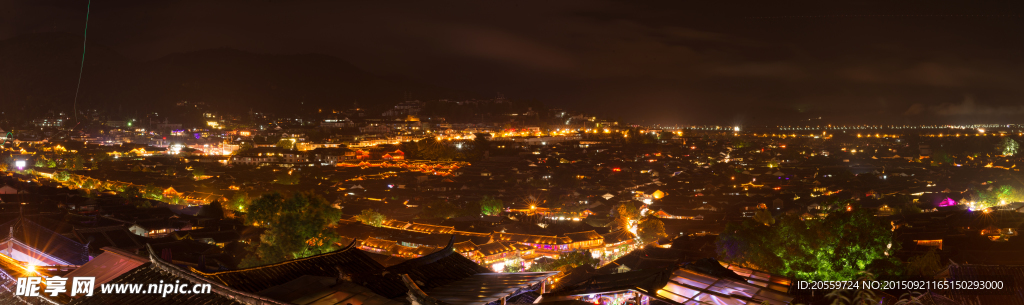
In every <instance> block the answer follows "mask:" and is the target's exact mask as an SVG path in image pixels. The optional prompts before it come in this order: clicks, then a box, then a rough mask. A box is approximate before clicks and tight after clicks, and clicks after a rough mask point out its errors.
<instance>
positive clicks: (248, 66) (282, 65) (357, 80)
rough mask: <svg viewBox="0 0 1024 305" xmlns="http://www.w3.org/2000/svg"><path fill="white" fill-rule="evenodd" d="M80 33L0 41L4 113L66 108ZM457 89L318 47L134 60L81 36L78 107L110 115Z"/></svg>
mask: <svg viewBox="0 0 1024 305" xmlns="http://www.w3.org/2000/svg"><path fill="white" fill-rule="evenodd" d="M81 52H82V37H81V36H76V35H73V34H64V33H44V34H32V35H25V36H19V37H14V38H11V39H8V40H5V41H0V101H2V103H3V104H4V105H12V107H9V108H8V109H5V110H4V111H5V112H7V115H8V117H9V116H11V115H19V116H24V117H36V116H39V115H45V114H47V113H48V112H53V113H58V112H64V113H71V110H72V107H73V101H74V94H75V85H76V81H77V78H78V69H79V65H80V60H81V56H82V55H81V54H82V53H81ZM406 94H409V95H411V96H412V97H413V98H416V99H435V98H446V97H464V96H467V95H470V94H469V93H467V92H464V91H456V90H452V89H447V88H441V87H437V86H433V85H429V84H424V83H421V82H417V81H413V80H409V79H405V78H402V77H393V76H379V75H374V74H372V73H369V72H366V71H363V70H361V69H359V68H357V67H355V66H353V65H352V64H350V63H348V62H346V61H344V60H342V59H339V58H336V57H332V56H328V55H322V54H291V55H279V54H256V53H251V52H245V51H240V50H235V49H212V50H201V51H195V52H187V53H175V54H170V55H167V56H164V57H162V58H158V59H156V60H152V61H144V62H139V61H133V60H130V59H128V58H126V57H124V56H122V55H120V54H118V53H117V52H114V51H113V50H111V49H109V48H106V47H103V46H100V45H97V44H90V45H89V46H88V48H87V51H86V59H85V68H84V72H83V75H82V86H81V92H80V93H79V97H78V109H79V110H80V111H81V110H83V109H100V110H102V111H106V112H107V113H111V114H117V113H120V114H123V115H127V114H131V113H146V112H159V111H172V109H174V107H175V105H176V104H177V103H178V102H180V101H189V102H194V103H198V102H202V103H204V104H205V105H207V106H209V107H210V108H211V109H212V110H214V111H218V112H220V113H236V114H241V113H246V112H248V111H249V110H250V109H253V110H256V111H263V112H271V113H275V114H278V115H291V114H296V113H310V112H315V111H317V110H319V109H323V110H324V111H329V110H331V109H336V110H344V109H349V108H351V107H352V105H353V103H354V102H358V103H359V105H360V106H361V107H363V108H367V109H368V110H369V111H371V113H373V112H377V111H383V110H384V109H386V108H388V107H390V106H392V105H394V104H396V103H397V102H399V101H401V100H403V98H404V97H405V96H406Z"/></svg>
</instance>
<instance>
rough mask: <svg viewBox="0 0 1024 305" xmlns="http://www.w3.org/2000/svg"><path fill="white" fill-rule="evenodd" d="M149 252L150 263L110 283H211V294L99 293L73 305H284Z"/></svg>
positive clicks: (72, 303) (78, 300)
mask: <svg viewBox="0 0 1024 305" xmlns="http://www.w3.org/2000/svg"><path fill="white" fill-rule="evenodd" d="M148 250H149V260H150V262H149V263H146V264H143V265H141V266H139V267H137V268H135V269H132V270H131V271H128V272H126V273H124V274H122V275H121V276H118V277H117V278H114V279H113V280H111V281H110V282H109V283H112V284H139V283H144V284H153V283H161V281H163V282H164V283H176V282H180V283H189V284H210V287H211V290H210V292H211V293H205V294H191V293H190V294H183V293H177V294H176V293H171V294H167V295H166V296H165V295H161V294H145V293H143V294H103V293H102V292H99V291H98V289H97V292H95V294H94V295H93V296H91V297H82V298H78V299H75V300H73V301H71V303H70V304H71V305H91V304H103V305H107V304H148V305H157V304H199V305H221V304H225V305H227V304H230V305H234V304H260V305H283V304H285V303H281V302H278V301H274V300H271V299H268V298H265V297H260V296H258V295H255V294H251V293H246V292H242V291H238V290H235V289H231V288H229V287H225V286H223V285H221V284H219V283H216V282H214V281H210V280H209V279H206V278H203V277H201V276H198V275H196V274H194V273H190V272H188V271H185V270H182V269H181V268H178V267H177V266H174V265H172V264H170V263H168V262H165V261H163V260H161V259H160V258H159V257H157V256H156V255H154V254H153V250H152V249H148Z"/></svg>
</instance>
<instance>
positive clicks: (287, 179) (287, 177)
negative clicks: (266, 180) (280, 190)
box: [274, 172, 302, 185]
mask: <svg viewBox="0 0 1024 305" xmlns="http://www.w3.org/2000/svg"><path fill="white" fill-rule="evenodd" d="M301 179H302V175H300V174H299V173H297V172H296V173H292V172H283V173H280V174H278V175H277V177H276V179H274V183H277V184H284V185H296V184H299V181H301Z"/></svg>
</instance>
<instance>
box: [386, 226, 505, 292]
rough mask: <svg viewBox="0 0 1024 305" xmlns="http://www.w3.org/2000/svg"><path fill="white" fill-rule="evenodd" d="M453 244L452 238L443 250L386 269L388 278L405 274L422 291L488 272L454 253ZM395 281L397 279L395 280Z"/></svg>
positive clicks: (453, 239)
mask: <svg viewBox="0 0 1024 305" xmlns="http://www.w3.org/2000/svg"><path fill="white" fill-rule="evenodd" d="M454 244H455V238H454V237H453V238H452V239H451V241H449V242H448V245H447V246H446V247H445V248H444V249H441V250H440V251H437V252H434V253H431V254H428V255H425V256H423V257H419V258H415V259H411V260H408V261H405V262H402V263H401V264H398V265H394V266H391V267H388V268H387V272H388V273H389V276H390V275H398V274H407V275H409V277H410V278H411V279H412V280H413V281H414V282H415V283H416V285H417V286H419V287H420V288H422V289H431V288H435V287H440V286H443V285H445V284H448V283H451V282H454V281H457V280H461V279H463V278H466V277H469V276H471V275H474V274H477V273H484V272H490V270H487V268H484V267H483V266H480V265H478V264H477V263H475V262H473V261H471V260H469V259H468V258H465V257H463V256H462V255H460V254H458V253H456V252H455V249H454ZM395 280H396V281H397V280H398V279H397V278H395ZM399 284H400V283H399ZM371 289H372V287H371ZM375 292H376V291H375ZM377 293H378V294H381V295H383V296H385V297H397V296H399V295H402V294H404V293H405V291H404V290H403V291H401V292H400V293H397V294H396V293H390V294H389V293H381V292H377Z"/></svg>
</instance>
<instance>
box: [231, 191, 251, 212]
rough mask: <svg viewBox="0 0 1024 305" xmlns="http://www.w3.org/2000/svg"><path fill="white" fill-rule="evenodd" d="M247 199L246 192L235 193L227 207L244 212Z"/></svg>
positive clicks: (247, 202)
mask: <svg viewBox="0 0 1024 305" xmlns="http://www.w3.org/2000/svg"><path fill="white" fill-rule="evenodd" d="M249 201H250V200H249V194H246V193H245V192H238V193H235V195H234V196H232V197H231V203H230V207H229V208H230V209H231V210H235V211H238V212H245V211H246V207H248V206H249Z"/></svg>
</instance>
